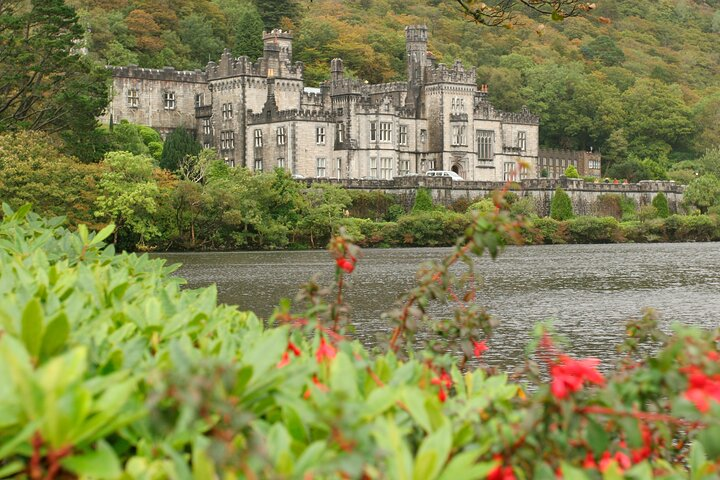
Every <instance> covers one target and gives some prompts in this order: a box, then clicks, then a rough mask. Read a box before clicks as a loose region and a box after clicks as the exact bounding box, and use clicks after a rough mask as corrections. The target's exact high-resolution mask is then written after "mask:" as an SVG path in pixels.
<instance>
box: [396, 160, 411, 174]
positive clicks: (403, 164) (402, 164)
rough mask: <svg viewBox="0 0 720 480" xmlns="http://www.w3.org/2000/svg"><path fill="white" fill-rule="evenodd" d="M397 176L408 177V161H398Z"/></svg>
mask: <svg viewBox="0 0 720 480" xmlns="http://www.w3.org/2000/svg"><path fill="white" fill-rule="evenodd" d="M398 174H399V175H409V174H410V160H398Z"/></svg>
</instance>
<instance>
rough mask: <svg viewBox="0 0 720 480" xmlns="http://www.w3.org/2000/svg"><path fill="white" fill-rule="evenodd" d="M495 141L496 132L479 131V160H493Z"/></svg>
mask: <svg viewBox="0 0 720 480" xmlns="http://www.w3.org/2000/svg"><path fill="white" fill-rule="evenodd" d="M494 139H495V132H493V131H492V130H478V131H477V152H478V160H484V161H487V160H492V159H493V140H494Z"/></svg>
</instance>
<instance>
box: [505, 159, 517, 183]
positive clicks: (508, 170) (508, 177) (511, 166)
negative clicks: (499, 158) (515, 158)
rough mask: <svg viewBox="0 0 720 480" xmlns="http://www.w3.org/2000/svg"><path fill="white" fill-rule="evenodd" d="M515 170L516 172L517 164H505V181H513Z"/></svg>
mask: <svg viewBox="0 0 720 480" xmlns="http://www.w3.org/2000/svg"><path fill="white" fill-rule="evenodd" d="M513 170H515V162H505V163H503V180H505V181H506V182H507V181H508V180H511V179H512V176H513Z"/></svg>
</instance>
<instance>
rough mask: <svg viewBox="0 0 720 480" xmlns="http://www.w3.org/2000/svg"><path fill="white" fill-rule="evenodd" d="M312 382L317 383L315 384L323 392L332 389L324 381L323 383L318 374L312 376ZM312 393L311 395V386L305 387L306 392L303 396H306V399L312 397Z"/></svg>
mask: <svg viewBox="0 0 720 480" xmlns="http://www.w3.org/2000/svg"><path fill="white" fill-rule="evenodd" d="M312 382H313V383H314V384H315V386H316V387H317V388H318V389H320V391H321V392H329V391H330V389H329V388H328V386H327V385H325V384H324V383H322V382H321V381H320V380H319V379H318V377H317V375H313V377H312ZM310 395H311V393H310V388H307V389H305V393H304V394H303V398H304V399H305V400H307V399H308V398H310Z"/></svg>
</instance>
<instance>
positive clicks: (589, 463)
mask: <svg viewBox="0 0 720 480" xmlns="http://www.w3.org/2000/svg"><path fill="white" fill-rule="evenodd" d="M582 466H583V468H584V469H586V470H590V469H591V468H592V469H596V468H597V463H595V457H594V456H593V454H592V452H587V454H586V455H585V460H583V464H582Z"/></svg>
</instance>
